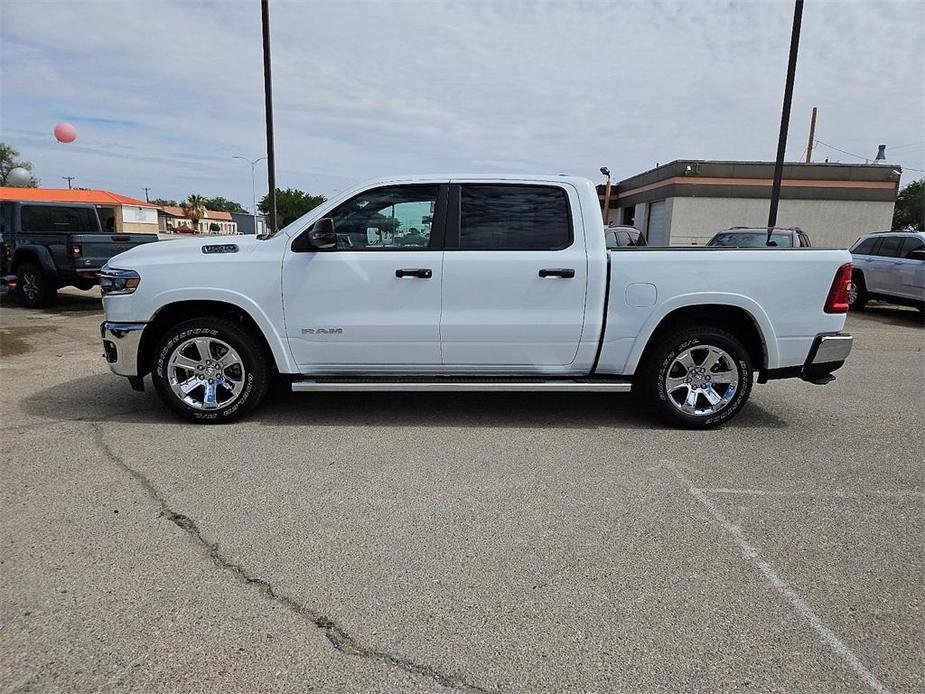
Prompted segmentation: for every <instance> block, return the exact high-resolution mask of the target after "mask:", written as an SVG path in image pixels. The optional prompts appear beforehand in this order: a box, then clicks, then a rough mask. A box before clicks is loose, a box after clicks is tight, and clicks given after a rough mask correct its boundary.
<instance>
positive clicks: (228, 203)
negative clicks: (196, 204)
mask: <svg viewBox="0 0 925 694" xmlns="http://www.w3.org/2000/svg"><path fill="white" fill-rule="evenodd" d="M206 209H209V210H221V211H222V212H247V210H245V209H244V208H243V207H241V205H239V204H238V203H236V202H235V201H234V200H228V199H227V198H223V197H221V196H220V195H218V196H216V197H214V198H208V199H206Z"/></svg>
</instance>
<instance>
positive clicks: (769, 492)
mask: <svg viewBox="0 0 925 694" xmlns="http://www.w3.org/2000/svg"><path fill="white" fill-rule="evenodd" d="M699 489H700V491H702V492H706V493H707V494H742V495H747V496H817V497H824V498H831V499H864V498H869V497H878V496H879V497H883V498H885V499H903V498H912V499H923V498H925V492H908V491H897V492H893V491H876V490H874V491H869V492H847V491H843V490H841V489H836V490H835V491H832V492H817V491H812V490H799V491H777V490H773V489H730V488H728V487H700V488H699Z"/></svg>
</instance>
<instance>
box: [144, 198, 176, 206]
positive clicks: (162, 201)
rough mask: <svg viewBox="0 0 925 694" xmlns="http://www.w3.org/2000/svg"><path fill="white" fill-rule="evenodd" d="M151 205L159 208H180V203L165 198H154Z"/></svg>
mask: <svg viewBox="0 0 925 694" xmlns="http://www.w3.org/2000/svg"><path fill="white" fill-rule="evenodd" d="M151 204H152V205H160V206H161V207H180V203H178V202H177V201H176V200H168V199H167V198H154V200H152V201H151Z"/></svg>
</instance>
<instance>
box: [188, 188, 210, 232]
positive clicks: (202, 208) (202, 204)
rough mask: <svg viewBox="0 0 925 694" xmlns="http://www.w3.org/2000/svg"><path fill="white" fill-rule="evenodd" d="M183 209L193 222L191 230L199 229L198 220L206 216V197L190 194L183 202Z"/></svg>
mask: <svg viewBox="0 0 925 694" xmlns="http://www.w3.org/2000/svg"><path fill="white" fill-rule="evenodd" d="M183 211H184V212H186V216H187V217H189V218H190V220H192V222H193V231H199V220H200V219H202V218H203V217H205V216H206V199H205V198H204V197H202V196H201V195H196V194H193V195H190V196H189V197H188V198H186V200H185V201H184V202H183Z"/></svg>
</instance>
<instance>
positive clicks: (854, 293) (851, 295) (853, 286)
mask: <svg viewBox="0 0 925 694" xmlns="http://www.w3.org/2000/svg"><path fill="white" fill-rule="evenodd" d="M857 300H858V283H857V282H855V281H854V280H851V282H850V283H849V284H848V305H849V306H854V302H855V301H857Z"/></svg>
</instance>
